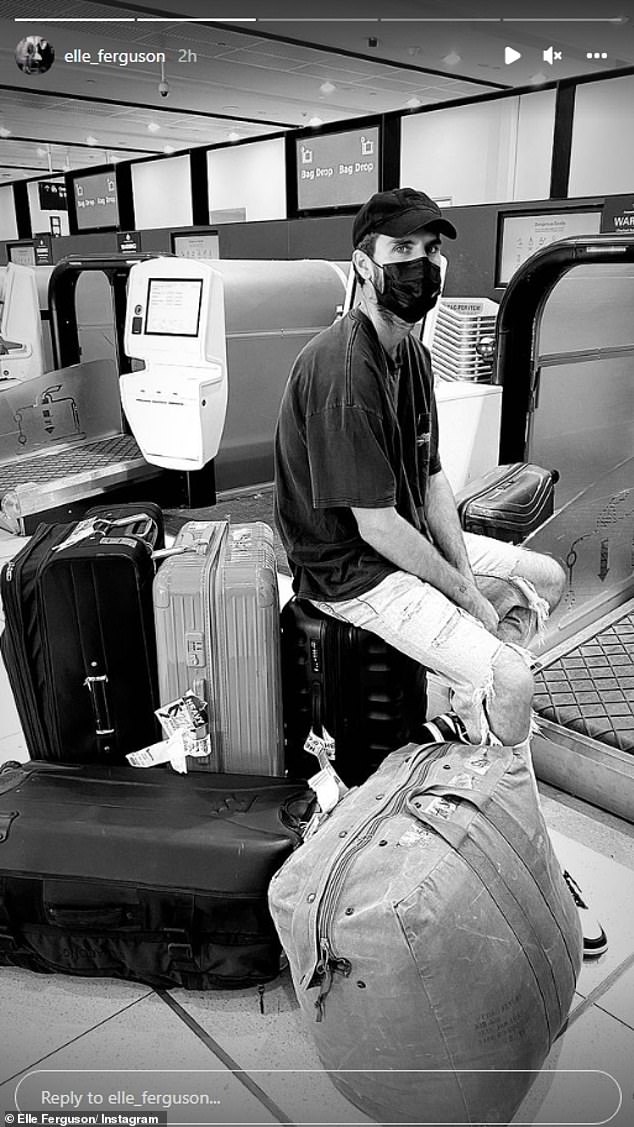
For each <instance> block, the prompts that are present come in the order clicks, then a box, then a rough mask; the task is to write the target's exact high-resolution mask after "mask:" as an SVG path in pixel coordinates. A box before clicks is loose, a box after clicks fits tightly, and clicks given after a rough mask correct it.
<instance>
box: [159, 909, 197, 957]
mask: <svg viewBox="0 0 634 1127" xmlns="http://www.w3.org/2000/svg"><path fill="white" fill-rule="evenodd" d="M164 931H165V939H166V942H167V951H168V954H169V956H170V965H171V967H172V969H173V970H178V971H182V972H183V973H188V972H191V971H195V970H198V969H199V967H198V961H197V959H196V957H195V954H194V939H193V933H194V897H193V896H187V897H183V898H181V899H179V900H178V902H177V903H176V905H175V908H174V912H173V913H172V918H171V923H170V926H169V927H166V928H165V929H164Z"/></svg>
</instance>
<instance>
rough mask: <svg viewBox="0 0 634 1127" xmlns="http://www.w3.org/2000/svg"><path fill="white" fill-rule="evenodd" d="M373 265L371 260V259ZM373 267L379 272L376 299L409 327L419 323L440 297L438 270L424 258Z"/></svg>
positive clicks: (433, 263)
mask: <svg viewBox="0 0 634 1127" xmlns="http://www.w3.org/2000/svg"><path fill="white" fill-rule="evenodd" d="M372 261H373V262H374V259H372ZM374 265H375V266H379V269H380V270H382V271H383V279H384V284H383V292H382V293H379V291H378V289H376V287H375V290H376V299H377V301H378V303H379V305H382V306H383V308H384V309H389V311H390V313H395V314H396V316H397V317H400V318H401V320H403V321H407V322H408V324H410V325H413V324H415V323H416V321H420V319H421V317H424V316H425V314H426V313H429V310H430V309H433V308H434V305H435V304H436V302H437V301H438V295H439V294H440V285H441V275H440V266H437V265H436V263H435V262H430V261H429V259H428V258H426V257H424V258H415V259H413V260H412V261H410V262H390V263H388V264H387V265H386V266H380V265H379V263H378V262H374Z"/></svg>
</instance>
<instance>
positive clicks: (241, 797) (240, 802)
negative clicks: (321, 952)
mask: <svg viewBox="0 0 634 1127" xmlns="http://www.w3.org/2000/svg"><path fill="white" fill-rule="evenodd" d="M313 800H314V795H313V793H312V791H310V790H308V789H307V787H306V785H305V784H304V783H289V782H287V781H285V780H284V779H271V778H263V777H255V776H253V777H247V776H237V775H234V776H230V775H208V774H207V775H206V774H193V775H187V776H181V775H175V774H173V773H172V772H170V771H169V770H165V769H163V768H160V767H157V768H149V769H147V770H143V769H136V770H135V768H133V767H94V766H92V765H80V766H65V765H60V764H49V763H33V764H28V765H27V766H26V767H24V768H18V769H17V770H14V771H10V772H7V773H3V774H2V775H0V963H4V964H7V965H10V966H18V967H24V968H26V969H28V970H34V971H41V972H49V973H50V972H52V971H62V972H64V973H65V974H76V975H84V976H86V977H93V976H113V977H117V978H127V979H134V980H136V981H139V982H146V983H148V985H150V986H154V987H170V986H184V987H185V988H187V989H193V990H206V989H209V988H212V987H222V988H233V987H242V986H249V985H250V984H253V983H261V982H267V981H269V980H270V979H272V978H275V976H276V975H277V974H278V972H279V965H280V945H279V941H278V939H277V935H276V933H275V928H274V927H273V922H272V920H271V917H270V914H269V910H268V907H267V899H266V897H267V888H268V884H269V881H270V879H271V877H272V876H273V873H274V872H275V870H276V869H277V868H278V867H279V865H280V864H281V863H282V862H283V861H284V859H285V858H286V857H287V856H288V855H289V853H290V852H291V850H292V849H293V848H294V847H295V846H296V845H297V844H298V843H299V841H300V832H299V831H300V826H301V824H302V822H303V820H304V819H305V818H306V817H307V816H309V814H310V812H311V807H312V803H313Z"/></svg>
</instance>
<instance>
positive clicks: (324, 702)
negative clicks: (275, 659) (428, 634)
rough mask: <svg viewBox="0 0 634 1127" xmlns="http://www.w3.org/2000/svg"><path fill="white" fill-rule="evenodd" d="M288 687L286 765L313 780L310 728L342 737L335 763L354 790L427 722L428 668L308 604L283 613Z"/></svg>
mask: <svg viewBox="0 0 634 1127" xmlns="http://www.w3.org/2000/svg"><path fill="white" fill-rule="evenodd" d="M281 626H282V687H283V702H284V735H285V754H286V767H287V770H288V771H289V774H291V775H297V776H299V777H301V778H306V777H310V776H311V775H313V774H314V773H315V771H316V770H317V767H318V765H317V760H316V759H315V757H314V756H313V755H311V754H308V753H307V752H305V751H304V742H305V740H306V737H307V735H308V733H309V731H310V729H311V727H312V728H313V729H314V730H315V732H316V734H317V735H321V731H322V728H323V727H324V726H325V728H326V730H327V731H328V733H329V735H331V736H332V737H333V738H334V740H335V760H334V766H335V768H336V770H337V773H338V774H339V775H340V777H341V778H342V779H343V781H344V783H346V784H347V785H348V786H356V785H357V784H358V783H362V782H364V781H365V779H367V778H368V776H369V775H371V774H372V772H373V771H375V770H376V768H377V767H378V766H379V764H380V763H381V762H382V761H383V759H384V758H385V756H386V755H387V754H388V753H389V752H390V751H394V749H395V748H397V747H401V746H402V744H404V743H407V742H408V741H409V740H416V738H417V732H418V731H419V729H420V728H421V726H422V725H423V724H424V723H425V712H426V707H427V693H426V684H427V681H426V673H425V669H424V667H423V666H422V665H420V664H419V663H418V662H417V661H414V660H413V659H412V658H410V657H407V656H406V655H405V654H402V653H400V652H399V651H398V650H395V649H394V648H393V647H392V646H389V645H388V644H387V643H386V642H384V641H383V640H382V639H381V638H379V637H378V636H377V635H376V634H372V633H371V632H370V631H369V630H362V629H359V628H357V627H356V626H350V625H348V624H347V623H344V622H339V621H338V620H337V619H336V618H332V617H329V616H327V615H325V614H322V613H321V612H320V611H318V610H317V608H316V607H314V606H313V605H312V603H310V602H308V601H307V600H305V599H296V598H293V599H291V601H290V602H288V603H287V604H286V606H285V607H284V609H283V610H282V615H281Z"/></svg>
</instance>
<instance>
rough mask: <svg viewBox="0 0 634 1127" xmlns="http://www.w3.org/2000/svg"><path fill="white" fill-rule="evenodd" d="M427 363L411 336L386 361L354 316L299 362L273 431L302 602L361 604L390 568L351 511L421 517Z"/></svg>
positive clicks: (280, 520) (430, 461)
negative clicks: (391, 511)
mask: <svg viewBox="0 0 634 1127" xmlns="http://www.w3.org/2000/svg"><path fill="white" fill-rule="evenodd" d="M440 468H441V467H440V461H439V458H438V422H437V417H436V403H435V399H434V394H433V379H432V374H431V363H430V359H429V353H428V352H427V351H426V349H424V348H423V346H422V345H421V344H420V342H419V341H417V340H415V339H414V338H413V337H412V336H407V337H406V338H405V340H404V341H403V342H402V343H401V345H400V346H399V349H398V352H397V355H396V359H395V361H394V362H392V361H391V360H390V358H389V357H388V354H387V352H386V351H385V349H384V348H383V346H382V345H381V343H380V341H379V338H378V336H377V334H376V331H375V329H374V326H373V324H372V322H371V321H370V320H369V319H368V318H367V317H366V316H365V314H363V313H362V312H361V310H359V309H353V310H352V311H351V312H350V313H348V314H346V316H345V317H342V318H340V319H339V320H338V321H335V323H334V324H333V325H331V326H330V327H329V328H327V329H325V330H324V331H323V332H321V333H319V334H318V335H317V336H316V337H314V338H313V340H312V341H310V342H309V343H308V344H307V345H306V347H305V348H304V349H303V350H302V352H300V354H299V356H298V357H297V360H296V361H295V364H294V365H293V368H292V370H291V374H290V377H289V380H288V383H287V385H286V388H285V391H284V395H283V398H282V403H281V407H280V413H279V418H278V422H277V429H276V432H275V484H276V521H277V526H278V529H279V532H280V536H281V538H282V543H283V544H284V547H285V549H286V553H287V555H288V558H289V563H290V565H291V570H292V572H293V587H294V589H295V592H296V593H297V594H298V595H300V596H301V597H303V598H309V599H311V598H312V599H325V600H327V601H332V602H335V601H337V600H341V599H350V598H353V597H355V596H358V595H362V594H363V593H364V592H365V591H369V590H370V588H372V587H374V586H376V584H377V583H379V582H380V581H381V579H384V578H385V576H386V575H388V574H389V573H390V572H392V571H396V570H397V569H396V567H395V565H394V564H392V563H390V561H389V560H387V559H386V558H385V556H381V555H379V553H378V552H375V550H374V549H373V548H371V547H370V545H369V544H367V543H366V542H365V541H364V540H363V539H362V538H361V536H360V534H359V530H358V527H357V522H356V520H355V517H354V514H353V513H352V512H351V506H354V507H355V508H360V509H379V508H387V507H394V508H396V510H397V512H398V513H399V515H400V516H402V517H404V519H405V520H407V521H409V523H410V524H412V525H414V527H415V528H417V529H419V530H420V531H421V532H423V533H425V531H426V530H425V528H424V527H421V519H420V516H419V513H418V509H420V508H422V506H423V505H424V498H425V490H426V487H427V479H428V477H429V475H430V474H434V473H437V472H438V471H439V470H440Z"/></svg>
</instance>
